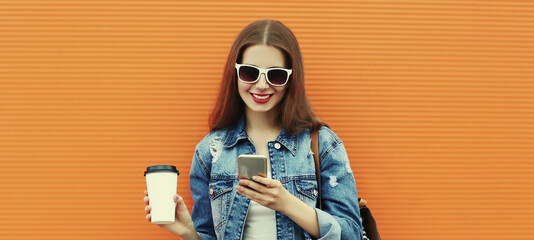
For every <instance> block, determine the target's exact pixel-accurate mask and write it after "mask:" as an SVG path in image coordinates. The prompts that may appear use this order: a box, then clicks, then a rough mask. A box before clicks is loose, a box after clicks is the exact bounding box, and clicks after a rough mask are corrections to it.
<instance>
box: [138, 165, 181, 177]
mask: <svg viewBox="0 0 534 240" xmlns="http://www.w3.org/2000/svg"><path fill="white" fill-rule="evenodd" d="M154 172H173V173H176V174H177V175H180V172H179V171H178V170H177V169H176V167H175V166H173V165H154V166H150V167H147V168H146V171H145V174H144V176H146V174H147V173H154Z"/></svg>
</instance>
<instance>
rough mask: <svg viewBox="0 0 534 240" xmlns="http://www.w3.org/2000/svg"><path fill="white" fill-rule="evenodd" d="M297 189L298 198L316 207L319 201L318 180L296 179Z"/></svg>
mask: <svg viewBox="0 0 534 240" xmlns="http://www.w3.org/2000/svg"><path fill="white" fill-rule="evenodd" d="M295 189H296V190H297V197H299V198H300V200H302V201H304V202H305V203H307V204H308V205H310V206H315V201H316V200H317V194H318V189H317V180H315V179H296V180H295Z"/></svg>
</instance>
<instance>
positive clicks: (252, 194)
mask: <svg viewBox="0 0 534 240" xmlns="http://www.w3.org/2000/svg"><path fill="white" fill-rule="evenodd" d="M236 189H237V192H238V193H239V194H241V195H243V196H244V197H246V198H248V199H251V200H256V199H257V198H258V192H256V191H255V190H252V189H250V188H247V187H243V186H236Z"/></svg>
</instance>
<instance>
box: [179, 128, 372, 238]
mask: <svg viewBox="0 0 534 240" xmlns="http://www.w3.org/2000/svg"><path fill="white" fill-rule="evenodd" d="M255 152H256V150H255V146H254V144H253V142H252V141H251V139H250V138H249V137H248V136H247V133H246V131H245V120H244V118H242V119H241V120H240V121H239V122H238V123H237V124H236V125H235V126H233V127H230V128H226V129H221V130H215V131H212V132H210V133H209V134H208V135H206V137H205V138H204V139H203V140H201V141H200V143H199V144H198V145H197V147H196V149H195V154H194V157H193V162H192V165H191V171H190V175H189V181H190V188H191V195H192V196H193V200H194V202H195V204H194V206H193V211H192V214H191V215H192V218H193V222H194V225H195V229H196V231H197V232H198V233H199V235H200V236H201V237H202V239H224V240H233V239H241V238H242V234H243V229H244V226H245V224H244V223H245V219H246V217H247V211H248V206H249V203H250V200H249V199H248V198H245V197H243V196H241V195H240V194H238V193H237V191H236V189H235V186H236V185H238V175H237V173H238V167H237V157H238V156H239V155H240V154H254V153H255ZM268 152H269V159H270V164H271V175H272V178H273V179H277V180H279V181H280V182H281V183H282V184H283V186H284V187H285V188H286V189H287V190H288V191H289V192H290V193H291V194H293V195H295V196H297V197H298V198H299V199H300V200H302V201H303V202H305V203H306V204H308V205H310V206H312V207H314V208H315V211H316V212H317V219H318V223H319V230H320V234H321V237H320V238H319V239H351V240H355V239H356V240H357V239H362V224H361V221H360V210H359V206H358V201H357V200H358V197H357V193H356V183H355V181H354V176H353V174H352V170H351V168H350V164H349V160H348V157H347V153H346V151H345V147H344V146H343V142H342V141H341V140H340V139H339V138H338V137H337V135H336V134H335V133H334V132H333V131H332V130H330V129H329V128H327V127H322V128H321V129H320V130H319V155H320V157H319V161H320V168H321V184H322V185H321V190H322V201H323V202H322V204H323V209H322V210H321V209H319V208H316V203H317V201H318V199H317V197H318V196H317V190H316V189H317V188H316V184H317V181H316V178H315V166H314V160H313V151H312V150H311V138H310V131H309V130H302V131H301V132H299V133H297V134H295V135H290V134H288V133H287V132H286V131H285V130H282V131H281V133H280V135H279V136H278V137H277V138H276V140H275V141H271V142H269V143H268ZM275 216H276V232H277V239H311V237H310V235H309V234H308V233H307V232H306V231H304V230H303V229H302V228H301V227H300V226H298V225H297V224H296V223H295V222H293V221H292V220H291V219H290V218H289V217H287V216H285V215H284V214H283V213H281V212H278V211H276V212H275Z"/></svg>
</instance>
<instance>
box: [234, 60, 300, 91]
mask: <svg viewBox="0 0 534 240" xmlns="http://www.w3.org/2000/svg"><path fill="white" fill-rule="evenodd" d="M235 68H236V69H237V77H238V78H239V80H241V81H243V82H246V83H255V82H257V81H258V80H260V76H261V74H262V73H263V74H265V79H267V82H269V84H271V85H273V86H277V87H280V86H284V85H286V83H287V81H288V80H289V76H291V73H293V70H292V69H285V68H259V67H256V66H252V65H248V64H239V63H236V64H235Z"/></svg>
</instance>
